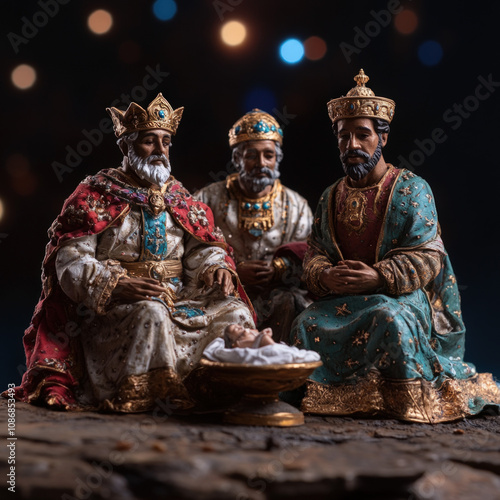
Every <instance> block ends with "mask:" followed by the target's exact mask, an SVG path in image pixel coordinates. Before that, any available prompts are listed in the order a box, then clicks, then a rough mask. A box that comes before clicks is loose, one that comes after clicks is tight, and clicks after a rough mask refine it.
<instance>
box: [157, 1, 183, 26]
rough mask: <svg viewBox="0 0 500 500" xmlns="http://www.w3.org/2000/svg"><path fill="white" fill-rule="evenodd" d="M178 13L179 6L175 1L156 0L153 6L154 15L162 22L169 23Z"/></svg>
mask: <svg viewBox="0 0 500 500" xmlns="http://www.w3.org/2000/svg"><path fill="white" fill-rule="evenodd" d="M176 12H177V4H176V3H175V2H174V0H156V2H155V3H154V4H153V14H154V15H155V16H156V18H157V19H159V20H160V21H169V20H170V19H172V18H173V17H174V16H175V14H176Z"/></svg>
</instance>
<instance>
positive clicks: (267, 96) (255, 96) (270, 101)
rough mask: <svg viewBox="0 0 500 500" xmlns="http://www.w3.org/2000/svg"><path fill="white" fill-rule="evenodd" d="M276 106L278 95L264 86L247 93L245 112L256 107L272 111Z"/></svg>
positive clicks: (268, 111)
mask: <svg viewBox="0 0 500 500" xmlns="http://www.w3.org/2000/svg"><path fill="white" fill-rule="evenodd" d="M276 107H277V104H276V96H275V95H274V93H273V92H272V91H271V90H269V89H266V88H264V87H257V88H254V89H252V90H250V91H249V92H247V94H246V95H245V101H244V110H243V112H244V113H246V112H248V111H251V110H252V109H254V108H259V109H262V111H266V112H267V113H270V112H271V110H273V109H274V108H276Z"/></svg>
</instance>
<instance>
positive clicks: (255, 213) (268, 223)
mask: <svg viewBox="0 0 500 500" xmlns="http://www.w3.org/2000/svg"><path fill="white" fill-rule="evenodd" d="M226 186H227V189H228V190H229V192H230V193H231V194H232V196H234V197H235V198H236V199H237V200H238V226H239V227H240V228H241V229H243V230H244V231H248V232H249V233H250V234H251V235H252V236H254V237H256V238H258V237H260V236H261V235H262V233H264V232H266V231H269V229H271V228H272V227H273V226H274V200H275V199H276V197H277V196H278V195H279V194H280V193H281V183H280V181H279V180H277V179H276V180H275V181H274V185H273V187H272V189H271V191H270V192H269V193H268V194H267V195H266V196H263V197H262V198H247V197H246V196H245V195H244V193H243V191H242V190H241V188H240V186H239V184H238V174H231V175H229V176H228V178H227V184H226Z"/></svg>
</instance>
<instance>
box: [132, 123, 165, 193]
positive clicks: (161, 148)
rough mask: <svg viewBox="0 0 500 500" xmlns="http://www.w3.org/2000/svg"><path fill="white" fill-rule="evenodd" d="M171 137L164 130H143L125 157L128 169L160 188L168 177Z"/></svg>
mask: <svg viewBox="0 0 500 500" xmlns="http://www.w3.org/2000/svg"><path fill="white" fill-rule="evenodd" d="M170 140H171V135H170V134H169V133H168V132H166V131H165V130H159V129H155V130H144V131H142V132H140V133H139V136H138V137H137V139H136V140H135V141H134V143H133V144H132V146H131V147H129V149H128V152H127V156H128V161H129V165H130V168H131V169H132V170H133V171H134V172H135V173H136V174H137V176H138V177H139V178H140V179H142V180H144V181H146V182H147V183H150V184H155V185H157V186H160V188H161V187H162V186H163V185H164V184H165V183H166V182H167V180H168V178H169V177H170V172H171V166H170V161H169V159H168V155H169V145H170Z"/></svg>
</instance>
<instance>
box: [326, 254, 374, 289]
mask: <svg viewBox="0 0 500 500" xmlns="http://www.w3.org/2000/svg"><path fill="white" fill-rule="evenodd" d="M320 282H321V284H322V285H323V286H324V287H326V288H328V289H329V290H331V291H332V292H333V293H336V294H359V293H369V292H373V291H374V290H376V289H377V288H380V287H381V286H382V285H383V280H382V277H381V276H380V274H379V273H378V271H377V270H376V269H374V268H373V267H371V266H369V265H367V264H365V263H364V262H361V261H359V260H344V261H340V262H339V263H338V264H337V265H336V266H335V267H331V268H329V269H326V270H325V271H323V272H322V273H321V275H320Z"/></svg>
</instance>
